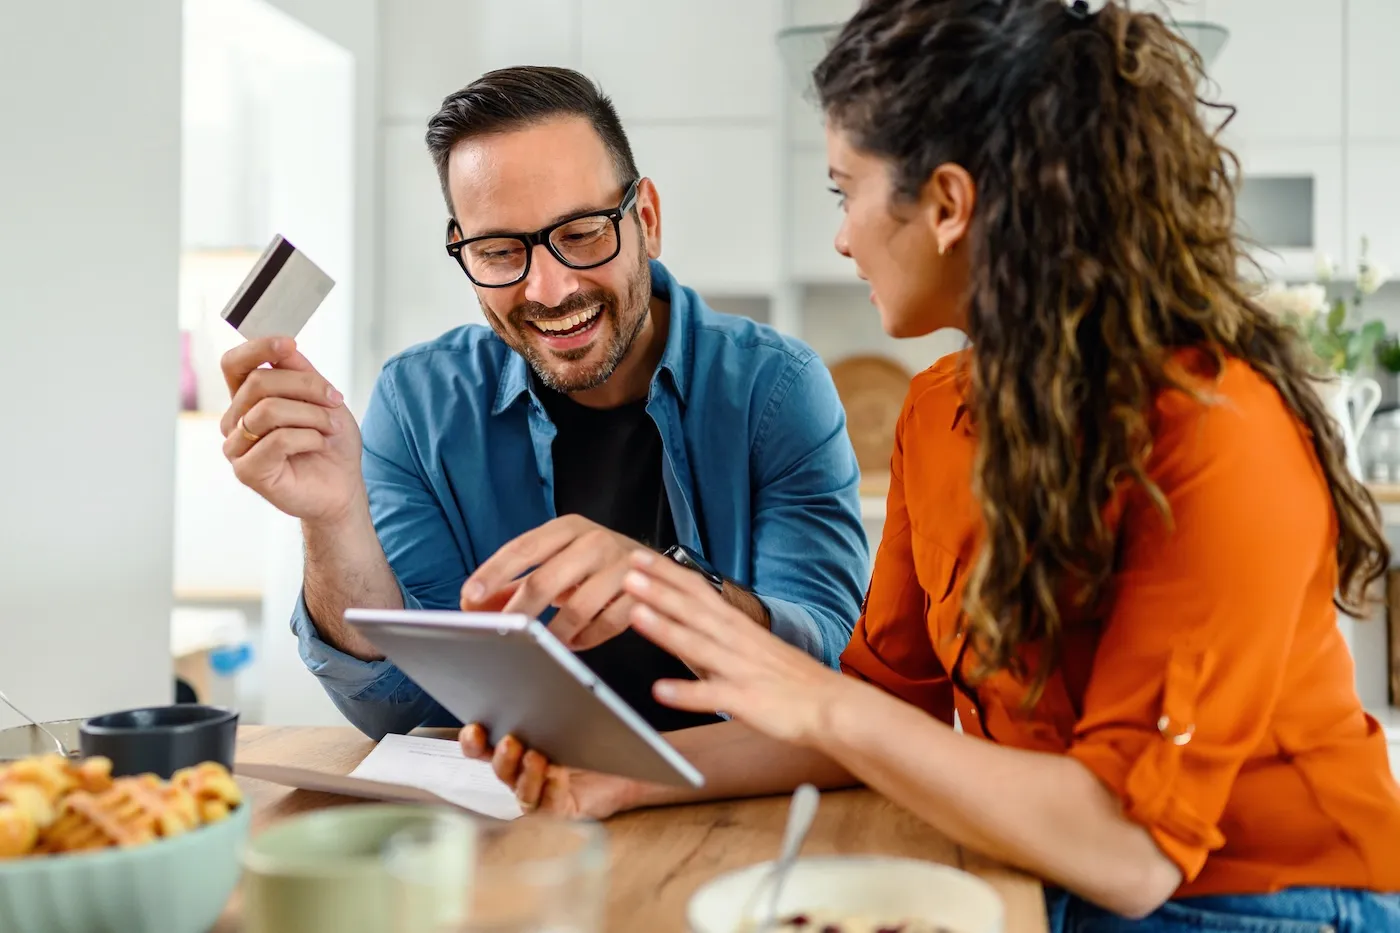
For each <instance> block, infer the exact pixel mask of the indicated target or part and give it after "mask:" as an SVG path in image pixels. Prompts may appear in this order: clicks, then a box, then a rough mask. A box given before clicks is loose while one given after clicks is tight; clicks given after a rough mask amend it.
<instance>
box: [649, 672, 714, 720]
mask: <svg viewBox="0 0 1400 933" xmlns="http://www.w3.org/2000/svg"><path fill="white" fill-rule="evenodd" d="M651 692H652V696H654V697H656V700H657V702H658V703H663V704H665V705H666V706H669V707H671V708H672V709H683V710H690V711H691V712H695V713H713V712H714V711H715V710H720V709H722V710H729V711H731V712H732V711H733V710H734V709H735V704H734V703H732V702H730V699H731V696H732V690H731V689H730V688H729V687H727V686H726V685H724V684H723V683H722V682H719V681H714V680H658V681H657V682H656V683H655V684H653V685H652V688H651Z"/></svg>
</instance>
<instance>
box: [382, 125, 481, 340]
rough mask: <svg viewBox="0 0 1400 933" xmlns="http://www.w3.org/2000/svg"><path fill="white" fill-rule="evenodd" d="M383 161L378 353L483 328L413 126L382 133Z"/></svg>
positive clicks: (433, 173) (431, 170)
mask: <svg viewBox="0 0 1400 933" xmlns="http://www.w3.org/2000/svg"><path fill="white" fill-rule="evenodd" d="M382 133H383V135H382V137H381V139H382V144H383V160H384V209H383V210H384V213H383V237H384V239H383V244H384V246H383V249H384V254H383V255H384V266H383V270H382V277H381V279H380V281H381V282H382V283H383V286H382V287H383V308H384V313H383V316H382V321H383V328H384V330H383V335H382V337H381V343H380V348H379V349H380V351H381V355H383V356H388V355H390V354H393V353H396V352H398V351H399V350H402V349H404V348H405V347H408V346H411V345H412V344H415V343H421V342H422V341H424V340H431V339H433V338H434V337H437V336H439V335H440V334H442V333H443V332H445V331H448V330H450V329H452V328H454V327H457V326H459V325H461V324H466V323H473V322H475V323H482V322H483V321H484V318H483V317H482V315H481V309H480V306H479V305H478V304H477V300H476V296H475V294H474V293H473V291H472V287H471V282H470V281H469V280H468V279H467V277H466V275H464V274H463V273H462V270H461V268H460V267H459V266H458V265H457V264H456V263H455V262H453V260H452V258H451V257H449V256H448V255H447V251H446V250H445V249H444V248H443V246H444V245H445V243H446V228H447V216H448V212H447V206H446V204H444V202H443V200H442V193H441V191H440V190H439V188H438V180H437V171H436V169H434V167H433V163H432V160H431V159H430V158H429V157H428V153H427V150H426V149H425V148H424V147H423V139H422V133H421V132H419V130H418V128H417V127H416V126H388V127H385V128H384V129H383V131H382Z"/></svg>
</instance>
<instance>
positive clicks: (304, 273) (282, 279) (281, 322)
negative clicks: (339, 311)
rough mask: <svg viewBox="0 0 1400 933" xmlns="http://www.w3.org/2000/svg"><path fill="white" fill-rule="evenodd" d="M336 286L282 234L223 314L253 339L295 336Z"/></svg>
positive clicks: (238, 329) (274, 239)
mask: <svg viewBox="0 0 1400 933" xmlns="http://www.w3.org/2000/svg"><path fill="white" fill-rule="evenodd" d="M334 285H335V282H334V280H332V279H331V277H330V276H328V275H326V273H324V272H322V271H321V268H320V267H319V266H317V265H316V264H315V263H314V262H312V261H311V260H310V259H308V258H307V256H306V254H305V253H303V252H302V251H301V250H299V249H297V248H296V247H295V246H293V245H292V244H291V241H290V240H288V239H287V238H286V237H284V236H282V235H281V234H280V233H279V234H277V235H276V236H274V237H273V238H272V242H271V243H269V244H268V247H267V249H265V250H263V254H262V255H261V256H259V257H258V261H257V262H256V263H254V265H253V268H252V270H251V271H250V272H249V273H248V277H247V278H245V279H244V280H243V284H242V285H240V286H238V291H236V292H234V294H233V297H232V298H230V299H229V303H228V304H227V305H225V306H224V310H223V312H222V314H221V316H222V317H223V319H224V320H225V321H228V322H229V324H231V325H232V326H233V327H234V328H235V329H236V330H237V331H238V332H239V333H240V334H242V335H243V336H244V337H246V338H247V339H249V340H256V339H257V338H259V337H295V336H296V335H297V334H298V333H300V332H301V329H302V328H303V327H305V326H306V322H307V321H309V320H311V315H312V314H314V313H315V312H316V309H317V308H319V307H320V306H321V302H322V301H324V300H325V298H326V295H328V294H330V290H331V288H332V287H333V286H334Z"/></svg>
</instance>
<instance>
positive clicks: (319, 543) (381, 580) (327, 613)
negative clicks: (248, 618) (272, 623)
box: [302, 501, 403, 661]
mask: <svg viewBox="0 0 1400 933" xmlns="http://www.w3.org/2000/svg"><path fill="white" fill-rule="evenodd" d="M302 534H303V536H304V537H305V540H306V569H305V574H304V577H303V592H304V594H305V597H306V608H307V611H308V612H309V613H310V614H311V621H312V624H314V625H315V626H316V632H317V634H318V635H320V636H321V640H322V641H324V642H326V643H327V644H329V645H331V646H332V647H334V648H336V649H338V650H340V651H343V652H345V653H346V654H348V655H351V656H353V657H356V658H359V659H360V660H362V661H378V660H380V659H381V658H383V657H384V655H383V653H381V652H380V651H379V650H378V649H376V648H375V647H374V645H372V644H370V643H369V641H368V640H366V639H365V637H364V636H363V635H361V634H360V633H359V632H357V631H355V630H354V629H352V628H350V627H349V626H348V625H346V624H345V621H344V615H345V610H346V609H348V608H350V607H352V606H356V607H362V608H369V609H402V608H403V596H402V594H401V593H400V591H399V584H398V580H397V579H396V578H395V577H394V571H393V570H392V569H390V567H389V562H388V560H386V559H385V557H384V548H383V547H382V546H381V545H380V543H379V536H378V534H376V533H375V530H374V522H373V521H372V520H371V519H370V515H369V504H368V502H367V501H362V502H361V504H360V506H359V507H357V508H356V510H355V512H354V514H353V515H352V516H351V517H349V518H347V519H346V520H344V521H342V522H338V523H336V524H334V525H319V524H312V523H310V522H303V523H302Z"/></svg>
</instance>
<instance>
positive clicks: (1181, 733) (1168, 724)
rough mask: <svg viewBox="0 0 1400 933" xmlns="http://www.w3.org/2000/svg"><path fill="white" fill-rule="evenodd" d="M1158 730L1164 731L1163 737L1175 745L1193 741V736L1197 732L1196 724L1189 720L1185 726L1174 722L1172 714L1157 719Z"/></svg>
mask: <svg viewBox="0 0 1400 933" xmlns="http://www.w3.org/2000/svg"><path fill="white" fill-rule="evenodd" d="M1157 731H1158V732H1160V733H1162V738H1164V739H1166V740H1167V741H1168V742H1170V743H1172V744H1173V745H1185V744H1186V743H1188V742H1190V741H1191V736H1193V735H1195V734H1196V724H1195V723H1194V722H1188V723H1187V724H1186V725H1184V726H1183V725H1181V724H1180V723H1176V722H1173V721H1172V718H1171V717H1170V716H1163V717H1162V718H1161V719H1159V720H1157Z"/></svg>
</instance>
